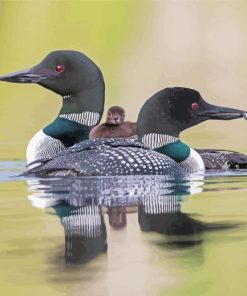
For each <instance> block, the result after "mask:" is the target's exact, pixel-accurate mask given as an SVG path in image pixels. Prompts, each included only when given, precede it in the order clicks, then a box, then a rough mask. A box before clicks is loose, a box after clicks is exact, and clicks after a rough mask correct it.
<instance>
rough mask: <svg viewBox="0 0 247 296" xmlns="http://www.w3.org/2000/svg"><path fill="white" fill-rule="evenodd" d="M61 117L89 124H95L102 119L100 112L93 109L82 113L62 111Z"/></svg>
mask: <svg viewBox="0 0 247 296" xmlns="http://www.w3.org/2000/svg"><path fill="white" fill-rule="evenodd" d="M59 117H60V118H65V119H68V120H71V121H74V122H76V123H79V124H83V125H87V126H95V125H96V124H98V122H99V121H100V114H99V113H98V112H91V111H84V112H81V113H61V114H59Z"/></svg>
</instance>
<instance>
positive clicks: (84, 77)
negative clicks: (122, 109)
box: [0, 50, 105, 164]
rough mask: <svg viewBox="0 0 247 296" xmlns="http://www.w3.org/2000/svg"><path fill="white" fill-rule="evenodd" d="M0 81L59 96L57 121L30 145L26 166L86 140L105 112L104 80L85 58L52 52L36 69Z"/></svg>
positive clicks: (13, 74)
mask: <svg viewBox="0 0 247 296" xmlns="http://www.w3.org/2000/svg"><path fill="white" fill-rule="evenodd" d="M0 80H2V81H7V82H17V83H37V84H39V85H41V86H43V87H45V88H48V89H50V90H52V91H53V92H55V93H57V94H58V95H60V96H62V99H63V105H62V108H61V110H60V112H59V114H58V116H57V118H56V119H55V120H54V121H53V122H52V123H50V124H49V125H48V126H46V127H45V128H43V129H42V130H41V131H39V132H38V133H37V134H36V135H35V136H34V137H33V138H32V139H31V141H30V142H29V144H28V147H27V152H26V157H27V163H28V164H30V163H32V162H34V161H36V160H39V159H43V158H47V157H52V156H54V155H56V154H57V153H58V152H60V151H62V150H64V149H65V148H67V147H69V146H72V145H74V144H75V143H78V142H81V141H83V140H85V139H88V138H89V132H90V130H91V129H92V127H94V126H95V125H97V124H98V123H99V121H100V119H101V116H102V113H103V109H104V92H105V86H104V80H103V76H102V73H101V71H100V69H99V68H98V67H97V66H96V65H95V64H94V62H92V61H91V60H90V59H89V58H88V57H86V56H85V55H84V54H82V53H80V52H77V51H72V50H60V51H54V52H51V53H50V54H48V55H47V56H46V57H45V59H44V60H43V61H42V62H41V63H40V64H38V65H36V66H34V67H32V68H30V69H28V70H24V71H19V72H16V73H12V74H8V75H5V76H0Z"/></svg>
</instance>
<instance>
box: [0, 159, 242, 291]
mask: <svg viewBox="0 0 247 296" xmlns="http://www.w3.org/2000/svg"><path fill="white" fill-rule="evenodd" d="M0 167H1V169H0V181H1V182H0V207H1V210H0V227H1V239H0V262H1V264H0V266H1V267H0V286H1V295H22V294H23V295H172V296H173V295H179V296H180V295H245V294H246V284H245V281H246V271H247V255H246V248H247V232H246V225H247V224H246V221H247V211H246V209H247V171H242V172H240V171H235V172H225V173H221V174H219V173H208V174H207V175H205V176H203V175H194V176H191V177H190V179H188V180H171V179H167V178H164V177H152V176H146V177H131V178H130V177H121V178H117V177H111V178H108V177H105V178H102V177H101V178H95V177H91V178H67V179H63V180H61V179H47V180H46V179H23V178H20V177H15V176H16V175H18V174H19V173H20V172H22V171H23V170H24V163H23V162H1V163H0Z"/></svg>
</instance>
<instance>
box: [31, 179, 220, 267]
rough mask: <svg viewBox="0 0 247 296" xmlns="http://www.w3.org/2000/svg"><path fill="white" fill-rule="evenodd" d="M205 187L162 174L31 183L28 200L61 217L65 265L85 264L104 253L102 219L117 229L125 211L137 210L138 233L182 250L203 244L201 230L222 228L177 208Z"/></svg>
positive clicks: (105, 244)
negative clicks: (154, 234)
mask: <svg viewBox="0 0 247 296" xmlns="http://www.w3.org/2000/svg"><path fill="white" fill-rule="evenodd" d="M200 178H201V176H200ZM203 184H204V183H203V181H202V180H200V179H199V180H198V179H195V180H172V179H168V178H166V177H165V176H134V177H133V176H131V177H128V176H125V177H87V178H63V179H33V180H28V185H29V191H30V192H31V194H30V195H29V196H28V198H29V200H30V201H31V202H32V204H33V205H34V206H36V207H40V208H53V209H54V211H55V214H56V215H57V216H58V217H59V218H60V221H61V224H62V226H63V227H64V234H65V258H66V262H67V263H87V262H89V261H90V260H92V259H93V258H94V257H96V256H97V255H98V254H101V253H104V252H105V251H106V250H107V233H106V232H107V231H106V229H107V228H106V225H105V220H104V217H105V216H106V215H108V219H109V225H110V227H112V228H114V229H119V230H120V229H122V228H124V227H125V226H126V224H127V213H129V212H137V211H138V221H139V225H140V229H141V230H142V231H153V232H157V233H159V234H162V235H165V236H166V241H167V242H168V243H173V244H176V245H177V246H180V247H183V246H188V245H193V244H197V243H199V242H201V240H202V238H201V237H198V236H197V235H196V234H200V233H201V232H203V231H206V230H211V229H222V227H223V228H225V227H226V226H224V225H223V226H220V225H206V224H203V223H202V222H200V221H197V220H195V219H193V218H191V217H190V216H189V215H188V214H186V213H183V211H182V210H181V204H182V203H183V200H184V198H185V197H186V196H189V195H192V194H195V193H200V192H202V185H203ZM170 236H171V237H172V239H171V240H169V237H170Z"/></svg>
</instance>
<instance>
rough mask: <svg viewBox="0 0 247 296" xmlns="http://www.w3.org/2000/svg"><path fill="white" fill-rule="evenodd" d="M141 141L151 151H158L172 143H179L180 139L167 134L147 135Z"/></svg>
mask: <svg viewBox="0 0 247 296" xmlns="http://www.w3.org/2000/svg"><path fill="white" fill-rule="evenodd" d="M141 141H142V143H143V144H144V145H145V146H147V147H149V148H151V149H156V148H159V147H162V146H165V145H168V144H171V143H175V142H177V141H179V138H176V137H173V136H170V135H166V134H156V133H150V134H145V135H144V136H143V137H142V139H141Z"/></svg>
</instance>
